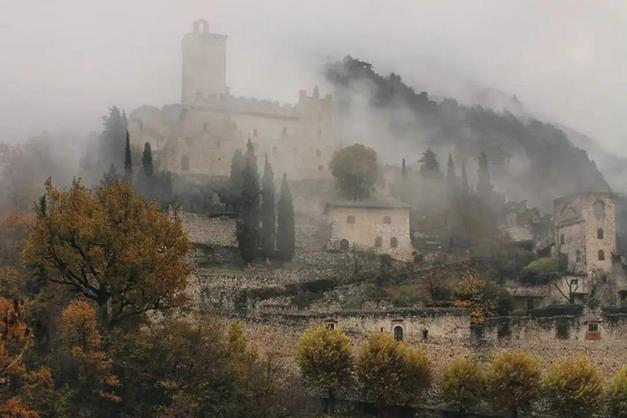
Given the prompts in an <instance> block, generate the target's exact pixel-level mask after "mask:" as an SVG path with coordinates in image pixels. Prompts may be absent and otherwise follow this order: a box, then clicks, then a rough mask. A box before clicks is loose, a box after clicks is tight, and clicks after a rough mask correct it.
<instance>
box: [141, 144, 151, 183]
mask: <svg viewBox="0 0 627 418" xmlns="http://www.w3.org/2000/svg"><path fill="white" fill-rule="evenodd" d="M142 169H143V172H144V175H145V176H146V177H152V174H153V167H152V149H151V148H150V142H146V143H145V144H144V154H143V155H142Z"/></svg>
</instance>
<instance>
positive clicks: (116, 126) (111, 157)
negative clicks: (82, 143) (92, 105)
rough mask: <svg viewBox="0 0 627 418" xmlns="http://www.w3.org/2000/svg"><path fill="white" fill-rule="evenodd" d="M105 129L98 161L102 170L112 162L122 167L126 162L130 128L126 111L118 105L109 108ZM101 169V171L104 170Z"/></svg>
mask: <svg viewBox="0 0 627 418" xmlns="http://www.w3.org/2000/svg"><path fill="white" fill-rule="evenodd" d="M103 121H104V130H103V131H102V134H101V135H100V140H99V142H100V149H99V152H98V154H99V156H98V161H99V163H100V164H102V166H101V169H102V171H104V170H106V169H107V168H108V167H109V166H110V165H111V164H114V165H115V166H116V167H121V166H122V165H123V164H124V153H123V151H122V150H123V149H124V139H125V137H126V132H127V128H128V122H127V120H126V113H124V112H120V109H119V108H118V107H117V106H113V107H111V108H109V115H108V116H105V117H103ZM102 171H101V172H102Z"/></svg>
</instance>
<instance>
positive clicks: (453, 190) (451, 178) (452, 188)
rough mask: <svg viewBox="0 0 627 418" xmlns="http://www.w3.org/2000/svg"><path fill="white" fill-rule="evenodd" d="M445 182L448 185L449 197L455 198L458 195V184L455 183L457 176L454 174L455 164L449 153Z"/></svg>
mask: <svg viewBox="0 0 627 418" xmlns="http://www.w3.org/2000/svg"><path fill="white" fill-rule="evenodd" d="M446 181H447V184H448V192H449V197H451V198H456V196H457V194H458V188H459V184H458V181H457V175H456V174H455V162H454V161H453V156H452V155H451V153H450V152H449V153H448V166H447V172H446Z"/></svg>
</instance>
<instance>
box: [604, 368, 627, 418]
mask: <svg viewBox="0 0 627 418" xmlns="http://www.w3.org/2000/svg"><path fill="white" fill-rule="evenodd" d="M607 403H608V407H609V411H610V414H611V416H612V417H615V418H627V366H624V367H623V368H622V369H620V370H619V371H618V373H616V376H614V379H613V380H612V382H611V383H610V386H609V388H608V389H607Z"/></svg>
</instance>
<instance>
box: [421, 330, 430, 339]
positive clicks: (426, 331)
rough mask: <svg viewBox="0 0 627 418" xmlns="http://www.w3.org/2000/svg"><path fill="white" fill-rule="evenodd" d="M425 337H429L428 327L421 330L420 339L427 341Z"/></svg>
mask: <svg viewBox="0 0 627 418" xmlns="http://www.w3.org/2000/svg"><path fill="white" fill-rule="evenodd" d="M427 338H429V330H428V329H423V330H422V341H427Z"/></svg>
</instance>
